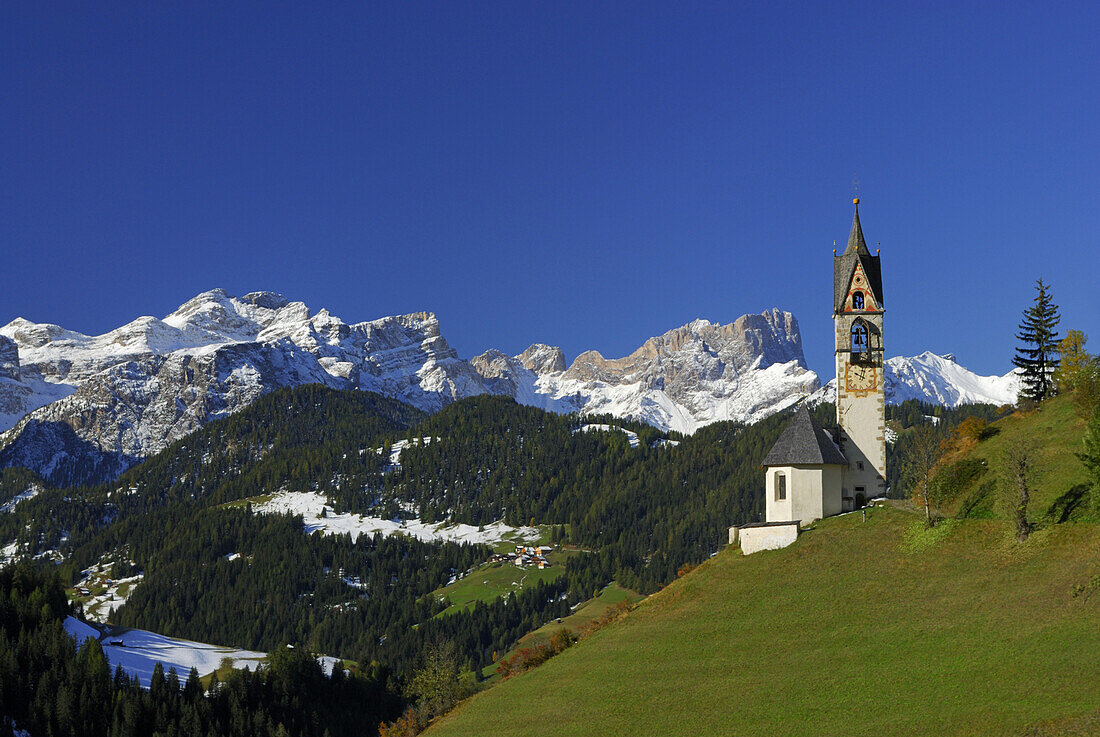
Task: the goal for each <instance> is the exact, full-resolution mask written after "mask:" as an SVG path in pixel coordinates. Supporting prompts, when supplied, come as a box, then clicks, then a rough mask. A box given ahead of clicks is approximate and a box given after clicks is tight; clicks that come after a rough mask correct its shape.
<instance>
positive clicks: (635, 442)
mask: <svg viewBox="0 0 1100 737" xmlns="http://www.w3.org/2000/svg"><path fill="white" fill-rule="evenodd" d="M577 432H621V433H623V434H625V435H626V439H627V441H629V442H630V447H631V448H637V447H638V446H639V445H641V441H640V440H639V439H638V433H636V432H634V431H633V430H627V429H626V428H625V427H619V426H618V425H598V424H592V425H584V426H583V427H581V428H580V429H579V430H577Z"/></svg>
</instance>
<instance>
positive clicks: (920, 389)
mask: <svg viewBox="0 0 1100 737" xmlns="http://www.w3.org/2000/svg"><path fill="white" fill-rule="evenodd" d="M885 381H886V403H887V404H901V403H902V402H904V401H906V400H909V399H917V400H920V401H922V402H928V403H929V404H941V405H943V406H945V407H958V406H959V405H960V404H977V403H985V404H997V405H1001V404H1015V403H1016V395H1017V394H1019V391H1020V378H1019V376H1018V375H1017V374H1016V372H1015V371H1010V372H1008V373H1007V374H1005V375H1004V376H979V375H978V374H976V373H974V372H973V371H970V370H969V369H967V368H965V367H963V366H960V365H959V364H958V363H956V361H955V356H954V355H953V354H950V353H948V354H945V355H942V356H939V355H936V354H935V353H932V352H931V351H925V352H924V353H922V354H920V355H919V356H913V357H911V358H906V357H904V356H895V357H894V358H888V359H886V371H885ZM836 386H837V383H836V379H835V378H834V379H832V380H831V381H830V382H829V383H828V384H826V385H825V386H823V387H822V388H821V389H820V390H819V391H818V392H817V393H815V394H814V395H813V397H811V400H810V401H813V402H832V401H835V400H836Z"/></svg>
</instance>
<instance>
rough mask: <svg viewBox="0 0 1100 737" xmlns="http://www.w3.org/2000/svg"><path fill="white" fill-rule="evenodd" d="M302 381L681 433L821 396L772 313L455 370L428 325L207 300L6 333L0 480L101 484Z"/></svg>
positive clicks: (427, 316) (415, 401)
mask: <svg viewBox="0 0 1100 737" xmlns="http://www.w3.org/2000/svg"><path fill="white" fill-rule="evenodd" d="M307 383H321V384H325V385H327V386H330V387H333V388H339V389H362V390H371V391H376V392H378V393H380V394H384V395H387V396H391V397H394V398H397V399H400V400H403V401H405V402H408V403H409V404H412V405H414V406H416V407H419V408H421V409H424V410H427V411H436V410H438V409H440V408H442V407H443V406H445V405H446V404H448V403H450V402H452V401H455V400H457V399H461V398H464V397H469V396H474V395H477V394H483V393H492V394H503V395H507V396H511V397H514V398H515V399H516V400H517V401H520V402H523V403H526V404H531V405H536V406H540V407H544V408H546V409H550V410H556V411H581V412H607V413H612V414H618V415H623V416H630V417H635V418H638V419H641V420H645V421H647V422H651V423H653V424H655V425H658V426H660V427H663V428H672V429H676V430H682V431H685V432H692V431H694V430H695V429H696V428H697V427H699V426H701V425H703V424H706V423H708V422H713V421H715V420H720V419H738V420H754V419H757V418H759V417H763V416H765V415H767V414H769V413H771V412H775V411H778V410H780V409H782V408H784V407H786V406H789V405H790V404H792V403H794V402H795V401H797V400H798V398H799V397H800V396H802V395H804V394H806V393H809V392H811V391H813V390H814V389H816V388H817V386H818V382H817V376H816V374H814V373H813V372H812V371H810V370H809V369H808V368H806V363H805V359H804V357H803V353H802V345H801V337H800V335H799V332H798V323H797V321H796V320H795V318H794V316H793V315H790V314H789V313H785V312H781V311H779V310H771V311H769V312H765V313H763V314H761V315H746V316H744V317H742V318H740V319H738V320H737V321H735V322H734V323H732V324H730V325H724V326H723V325H714V324H711V323H709V322H707V321H705V320H697V321H695V322H693V323H691V324H689V325H686V326H684V327H682V328H677V329H676V330H672V331H670V332H668V333H666V334H664V335H662V336H659V337H657V338H652V339H650V340H648V341H646V343H645V344H643V345H642V347H641V348H639V349H638V350H637V351H635V352H634V353H632V354H631V355H630V356H627V357H626V358H621V359H605V358H604V357H603V356H601V355H600V354H599V353H596V352H594V351H590V352H587V353H584V354H582V355H581V356H579V357H577V359H576V360H575V361H574V362H573V364H572V365H571V366H569V367H566V363H565V357H564V355H563V354H562V352H561V350H560V349H558V348H553V347H551V346H545V345H541V344H536V345H533V346H531V347H530V348H528V349H527V350H526V351H524V352H523V353H521V354H520V355H518V356H507V355H505V354H503V353H501V352H500V351H488V352H486V353H485V354H482V355H481V356H478V357H476V358H474V359H471V360H469V361H466V360H463V359H461V358H459V357H458V355H457V353H456V352H455V351H454V349H452V348H451V347H450V346H449V345H448V344H447V342H446V340H444V338H443V337H442V335H441V334H440V330H439V322H438V320H437V319H436V317H435V315H433V314H431V313H415V314H410V315H401V316H397V317H386V318H382V319H379V320H373V321H369V322H361V323H356V324H347V323H345V322H343V321H342V320H340V319H339V318H337V317H335V316H333V315H331V314H329V313H328V312H327V311H326V310H321V311H320V312H317V313H315V314H314V313H311V311H310V310H309V309H308V308H307V307H306V306H305V305H304V304H302V303H301V302H290V301H289V300H287V299H286V298H285V297H282V296H281V295H278V294H273V293H271V292H254V293H251V294H247V295H244V296H243V297H234V296H230V295H228V294H227V293H226V292H225V291H223V290H213V291H210V292H204V293H202V294H200V295H198V296H196V297H195V298H194V299H191V300H189V301H188V302H186V303H185V304H183V305H181V306H180V307H179V309H177V310H176V311H174V312H173V313H172V314H170V315H168V316H166V317H164V318H163V319H157V318H154V317H141V318H138V319H137V320H134V321H133V322H131V323H129V324H127V325H124V326H122V327H120V328H117V329H116V330H112V331H111V332H109V333H105V334H103V335H98V336H88V335H83V334H81V333H77V332H73V331H70V330H66V329H64V328H61V327H59V326H57V325H46V324H38V323H32V322H29V321H27V320H24V319H21V318H20V319H16V320H13V321H12V322H11V323H9V324H8V325H6V326H4V327H3V328H0V430H7V432H5V433H4V434H3V435H0V466H12V465H19V466H26V467H28V468H31V469H33V470H35V471H37V472H39V473H40V474H42V475H43V476H45V477H47V478H48V479H49V480H50V481H51V482H53V483H57V484H69V483H80V482H86V481H91V480H97V479H103V478H110V477H113V476H115V475H117V474H118V473H120V472H121V471H123V470H125V468H127V467H129V466H131V465H133V464H134V463H136V462H138V461H139V460H140V459H141V458H143V457H145V456H147V455H150V454H152V453H155V452H157V451H159V450H161V449H163V448H164V447H166V446H167V445H168V444H169V443H171V442H173V441H175V440H177V439H179V438H181V437H183V436H185V435H187V434H188V433H190V432H193V431H194V430H196V429H198V428H199V427H201V426H202V425H203V424H204V423H206V422H209V421H211V420H213V419H217V418H219V417H222V416H225V415H227V414H230V413H232V412H235V411H237V410H239V409H241V408H242V407H244V406H246V405H248V404H249V403H250V402H252V401H253V400H255V399H256V398H257V397H259V396H260V395H262V394H264V393H266V392H269V391H272V390H274V389H276V388H279V387H284V386H298V385H302V384H307Z"/></svg>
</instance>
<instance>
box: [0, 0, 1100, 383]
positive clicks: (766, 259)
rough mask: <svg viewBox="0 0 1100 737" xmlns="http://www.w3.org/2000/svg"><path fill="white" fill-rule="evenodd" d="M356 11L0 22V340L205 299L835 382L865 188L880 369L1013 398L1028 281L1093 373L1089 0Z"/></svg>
mask: <svg viewBox="0 0 1100 737" xmlns="http://www.w3.org/2000/svg"><path fill="white" fill-rule="evenodd" d="M290 5H295V6H305V7H306V8H307V9H304V10H303V9H301V8H300V7H299V8H290V7H288V6H290ZM346 5H357V6H366V7H359V8H357V9H350V8H348V7H345V4H341V5H339V6H336V5H332V6H329V5H326V4H323V3H309V4H306V3H295V4H289V3H288V4H275V3H263V4H260V3H257V4H254V5H247V4H244V3H223V2H217V3H200V2H187V3H146V2H133V3H126V4H113V3H81V4H77V5H61V4H58V3H48V2H42V3H33V2H26V3H5V4H3V5H2V6H0V248H2V249H3V252H2V263H3V265H4V268H3V271H2V277H0V324H2V323H6V322H7V321H9V320H10V319H12V318H14V317H16V316H23V317H26V318H28V319H31V320H35V321H41V322H55V323H59V324H62V325H64V326H66V327H69V328H72V329H76V330H80V331H83V332H88V333H100V332H104V331H106V330H109V329H111V328H113V327H116V326H118V325H120V324H123V323H125V322H127V321H129V320H131V319H133V318H135V317H137V316H138V315H143V314H153V315H157V316H163V315H165V314H167V313H168V312H170V311H172V310H173V309H174V308H175V307H176V306H177V305H178V304H180V303H181V302H183V301H185V300H186V299H188V298H189V297H191V296H193V295H194V294H195V293H197V292H200V291H202V290H205V289H209V288H212V287H215V286H221V287H224V288H226V289H228V290H229V291H230V292H233V293H244V292H248V291H253V290H260V289H267V290H274V291H279V292H282V293H284V294H286V295H287V296H288V297H290V298H291V299H296V300H302V301H304V302H306V303H307V304H308V305H310V306H311V307H312V308H313V309H314V310H317V309H320V308H322V307H327V308H328V309H329V310H330V311H332V312H333V313H335V314H337V315H339V316H340V317H342V318H343V319H345V320H347V321H348V322H355V321H359V320H367V319H373V318H376V317H380V316H383V315H389V314H397V313H402V312H410V311H418V310H431V311H434V312H436V313H437V314H438V315H439V318H440V321H441V323H442V329H443V334H444V336H445V337H446V338H447V339H448V340H449V341H450V342H451V344H452V345H453V346H455V348H457V350H458V351H459V353H460V355H462V356H464V357H469V356H472V355H475V354H477V353H480V352H481V351H483V350H484V349H486V348H490V347H497V348H501V349H503V350H505V351H507V352H510V353H518V352H519V351H521V350H522V349H523V348H525V347H526V346H527V345H528V344H530V343H532V342H535V341H541V342H546V343H552V344H556V345H560V346H562V347H563V348H564V349H565V351H566V354H567V357H568V358H569V359H570V360H572V358H573V357H574V356H576V355H577V353H578V352H580V351H582V350H585V349H588V348H595V349H597V350H599V351H601V352H602V353H603V354H604V355H606V356H609V357H610V356H620V355H625V354H626V353H629V352H630V351H631V350H633V349H634V348H636V347H637V346H638V345H640V344H641V343H642V342H643V341H644V340H645V339H646V338H647V337H649V336H651V335H656V334H659V333H661V332H664V331H666V330H669V329H671V328H674V327H676V326H678V325H681V324H684V323H686V322H688V321H690V320H692V319H695V318H697V317H705V318H707V319H709V320H712V321H718V322H729V321H732V320H734V319H735V318H737V317H738V316H739V315H741V314H744V313H746V312H759V311H761V310H764V309H766V308H769V307H772V306H777V307H780V308H783V309H786V310H790V311H792V312H794V314H795V315H796V316H797V317H798V319H799V322H800V323H801V326H802V332H803V338H804V344H805V348H806V355H807V359H808V360H809V363H810V365H811V367H812V368H814V369H815V370H817V371H818V372H819V373H821V374H822V375H823V377H824V378H828V377H829V375H831V373H832V345H831V340H832V339H831V310H832V304H831V280H832V274H831V270H832V259H831V256H832V248H833V241H834V240H835V241H837V243H838V244H839V245H840V247H841V248H843V245H844V242H845V239H846V238H847V235H848V230H849V226H850V223H851V216H852V212H851V198H852V196H853V180H854V179H858V195H859V196H860V197H861V199H862V205H861V208H860V214H861V217H862V220H863V226H864V232H865V234H866V236H867V240H868V242H869V243H870V244H872V248H874V247H875V244H876V242H881V248H882V257H883V259H882V263H883V280H884V290H885V302H886V308H887V315H886V345H887V354H888V355H899V354H901V355H913V354H916V353H919V352H921V351H923V350H926V349H930V350H933V351H936V352H941V353H942V352H948V351H953V352H955V353H957V354H958V356H959V360H960V362H961V363H963V364H964V365H966V366H969V367H970V368H972V369H974V370H976V371H979V372H981V373H1004V372H1006V371H1007V370H1008V369H1009V368H1010V358H1011V355H1012V351H1013V346H1014V343H1015V341H1014V339H1013V335H1012V334H1013V332H1014V330H1015V327H1016V323H1017V322H1018V321H1019V317H1020V312H1021V311H1022V310H1023V309H1024V308H1025V307H1027V306H1028V304H1029V303H1030V300H1031V299H1032V297H1033V294H1034V289H1033V282H1034V280H1035V279H1036V278H1038V277H1040V276H1042V277H1043V278H1044V279H1046V280H1047V281H1048V282H1049V283H1051V284H1052V286H1053V292H1054V296H1055V300H1056V301H1057V302H1058V303H1059V304H1060V305H1061V309H1062V315H1063V329H1064V328H1073V327H1076V328H1080V329H1083V330H1085V331H1086V332H1087V333H1090V334H1092V335H1093V341H1094V342H1095V345H1089V346H1088V347H1089V348H1091V349H1092V350H1093V351H1094V352H1095V351H1097V350H1100V319H1098V315H1100V298H1098V296H1097V294H1098V291H1100V289H1098V288H1097V284H1098V282H1100V276H1098V273H1100V268H1098V267H1100V256H1098V247H1100V185H1098V176H1100V53H1098V51H1097V45H1098V43H1100V42H1098V40H1097V39H1100V10H1097V9H1096V5H1095V3H1084V2H1082V3H1076V4H1060V3H1049V2H1047V3H1035V4H1026V5H1025V4H1012V3H1008V4H1006V3H1004V2H991V3H957V2H951V3H904V4H903V3H889V2H887V3H883V2H874V3H858V2H844V3H836V4H831V5H828V6H827V5H826V4H823V3H812V4H811V3H789V2H788V3H784V2H770V3H756V4H749V3H714V4H709V3H707V4H704V3H662V4H648V3H634V2H631V3H621V4H619V3H593V2H590V1H586V2H580V3H562V2H553V3H529V2H510V1H509V2H503V3H499V4H498V3H492V4H490V3H481V2H479V3H472V4H467V3H458V2H450V1H448V2H440V3H419V2H397V3H347V4H346Z"/></svg>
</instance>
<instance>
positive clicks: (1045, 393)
mask: <svg viewBox="0 0 1100 737" xmlns="http://www.w3.org/2000/svg"><path fill="white" fill-rule="evenodd" d="M1035 290H1036V291H1037V292H1038V294H1036V295H1035V304H1033V305H1032V306H1031V307H1029V308H1027V309H1026V310H1024V319H1023V321H1022V322H1021V323H1020V332H1019V333H1017V334H1016V338H1017V339H1018V340H1020V341H1021V342H1022V344H1023V345H1021V346H1020V347H1019V348H1017V349H1016V356H1015V357H1014V358H1013V359H1012V363H1013V364H1014V365H1015V366H1016V367H1017V368H1019V369H1021V371H1022V375H1021V379H1022V381H1023V388H1022V389H1021V390H1020V396H1021V398H1023V399H1030V400H1032V401H1035V402H1041V401H1042V400H1044V399H1046V398H1048V397H1050V396H1052V395H1053V394H1054V382H1053V376H1052V375H1053V373H1054V369H1055V367H1056V366H1057V360H1056V358H1055V356H1056V354H1057V353H1058V332H1057V330H1056V328H1057V326H1058V323H1059V322H1060V321H1061V319H1062V318H1061V315H1059V314H1058V306H1057V305H1055V304H1054V302H1053V301H1052V299H1051V296H1050V285H1048V284H1044V283H1043V280H1042V279H1040V280H1038V281H1037V282H1036V283H1035Z"/></svg>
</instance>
